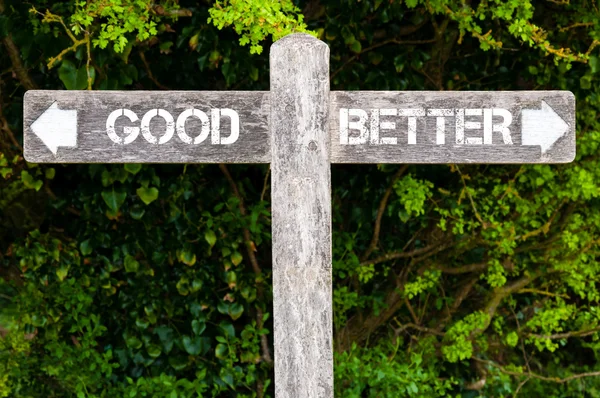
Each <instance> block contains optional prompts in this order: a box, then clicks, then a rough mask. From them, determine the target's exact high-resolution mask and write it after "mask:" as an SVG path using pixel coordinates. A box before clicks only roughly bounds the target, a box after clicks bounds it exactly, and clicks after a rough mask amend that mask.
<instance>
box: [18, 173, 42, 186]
mask: <svg viewBox="0 0 600 398" xmlns="http://www.w3.org/2000/svg"><path fill="white" fill-rule="evenodd" d="M21 181H22V182H23V185H25V187H27V188H29V189H35V190H36V191H39V190H40V188H41V187H42V186H43V185H44V183H43V182H42V181H41V180H36V179H35V178H34V177H33V176H32V175H31V174H29V172H28V171H27V170H23V171H21Z"/></svg>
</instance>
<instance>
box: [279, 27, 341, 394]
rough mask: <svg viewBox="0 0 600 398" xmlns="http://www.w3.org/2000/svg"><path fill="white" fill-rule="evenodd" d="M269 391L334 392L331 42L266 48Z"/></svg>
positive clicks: (309, 40) (296, 39)
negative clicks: (271, 343)
mask: <svg viewBox="0 0 600 398" xmlns="http://www.w3.org/2000/svg"><path fill="white" fill-rule="evenodd" d="M270 57H271V58H270V63H271V115H270V117H271V119H270V121H271V148H272V160H271V170H272V174H271V176H272V177H271V179H272V185H271V190H272V194H271V197H272V200H271V206H272V233H273V315H274V316H273V322H274V333H275V396H276V397H277V398H288V397H290V398H291V397H293V398H308V397H319V398H331V397H333V349H332V338H333V337H332V297H331V294H332V284H331V176H330V161H329V156H330V149H329V144H330V141H329V135H328V130H327V123H328V110H329V47H328V46H327V45H326V44H325V43H323V42H321V41H319V40H317V39H315V38H313V37H312V36H309V35H306V34H293V35H290V36H287V37H285V38H283V39H281V40H279V41H277V42H276V43H275V44H274V45H273V46H272V47H271V54H270Z"/></svg>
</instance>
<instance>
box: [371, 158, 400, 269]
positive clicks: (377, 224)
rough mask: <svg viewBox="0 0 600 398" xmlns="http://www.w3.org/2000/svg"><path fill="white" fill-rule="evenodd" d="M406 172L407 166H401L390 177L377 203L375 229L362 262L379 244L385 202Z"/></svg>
mask: <svg viewBox="0 0 600 398" xmlns="http://www.w3.org/2000/svg"><path fill="white" fill-rule="evenodd" d="M406 170H408V165H404V166H402V167H401V168H400V169H399V170H398V171H397V172H396V174H394V176H393V177H392V181H391V182H390V185H389V186H388V188H387V190H386V191H385V194H384V195H383V198H382V199H381V201H380V202H379V208H378V209H377V218H376V220H375V227H374V228H373V237H372V238H371V243H370V244H369V247H368V248H367V250H366V251H365V254H363V256H362V260H363V261H364V260H367V259H368V258H369V256H370V255H371V253H373V251H374V250H375V248H376V247H377V243H378V242H379V232H380V230H381V219H382V218H383V213H384V212H385V208H386V207H387V202H388V200H389V199H390V196H391V194H392V191H393V190H394V184H395V183H396V181H398V180H399V179H400V177H402V176H403V175H404V173H406Z"/></svg>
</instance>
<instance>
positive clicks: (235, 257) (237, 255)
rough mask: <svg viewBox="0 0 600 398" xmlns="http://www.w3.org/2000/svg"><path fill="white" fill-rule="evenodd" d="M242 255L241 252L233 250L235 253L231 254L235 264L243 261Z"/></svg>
mask: <svg viewBox="0 0 600 398" xmlns="http://www.w3.org/2000/svg"><path fill="white" fill-rule="evenodd" d="M242 259H243V257H242V255H241V254H240V253H239V252H237V251H236V252H233V254H232V255H231V262H232V263H233V265H239V264H240V263H241V262H242Z"/></svg>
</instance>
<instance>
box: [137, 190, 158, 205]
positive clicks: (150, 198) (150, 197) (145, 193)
mask: <svg viewBox="0 0 600 398" xmlns="http://www.w3.org/2000/svg"><path fill="white" fill-rule="evenodd" d="M136 193H137V194H138V196H139V197H140V199H142V202H144V203H145V204H146V205H149V204H150V203H152V202H154V201H155V200H156V199H157V198H158V189H156V188H154V187H152V188H144V187H140V188H138V189H137V191H136Z"/></svg>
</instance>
